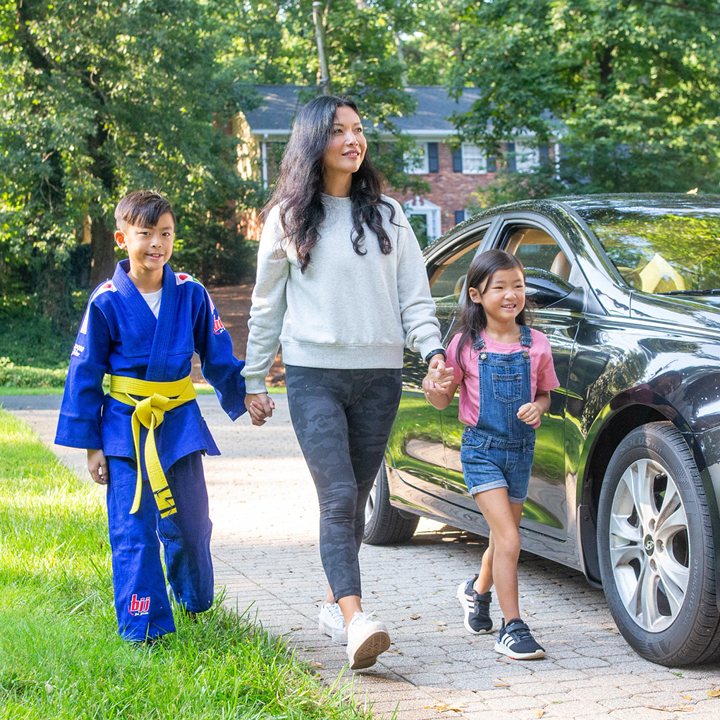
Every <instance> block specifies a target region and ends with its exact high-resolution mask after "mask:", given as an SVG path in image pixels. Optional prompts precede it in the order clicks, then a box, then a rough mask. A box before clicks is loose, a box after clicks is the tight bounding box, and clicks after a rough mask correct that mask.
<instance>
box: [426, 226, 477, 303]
mask: <svg viewBox="0 0 720 720" xmlns="http://www.w3.org/2000/svg"><path fill="white" fill-rule="evenodd" d="M481 240H482V237H476V238H475V240H474V241H473V242H472V243H471V244H470V245H467V246H465V247H464V248H462V250H460V251H459V252H456V253H454V254H452V255H450V256H449V257H448V258H446V259H445V260H443V261H442V262H441V264H440V265H438V267H437V268H435V271H434V272H433V274H432V277H431V278H430V291H431V292H432V296H433V297H434V298H435V299H439V298H449V297H452V296H459V295H460V292H461V291H462V288H463V285H464V284H465V277H466V276H467V271H468V268H469V267H470V263H471V262H472V259H473V258H474V257H475V251H476V250H477V248H478V245H479V244H480V241H481Z"/></svg>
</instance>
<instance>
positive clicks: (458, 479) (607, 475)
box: [365, 195, 720, 665]
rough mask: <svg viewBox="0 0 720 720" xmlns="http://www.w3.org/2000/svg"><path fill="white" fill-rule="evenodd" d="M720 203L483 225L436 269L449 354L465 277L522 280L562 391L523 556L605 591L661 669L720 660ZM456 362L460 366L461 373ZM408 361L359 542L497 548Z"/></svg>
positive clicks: (582, 205)
mask: <svg viewBox="0 0 720 720" xmlns="http://www.w3.org/2000/svg"><path fill="white" fill-rule="evenodd" d="M718 243H720V198H702V197H698V196H685V195H683V196H668V195H640V196H593V197H586V198H562V199H559V200H542V201H527V202H523V203H516V204H512V205H506V206H503V207H499V208H495V209H490V210H486V211H483V212H482V213H480V214H479V215H476V216H475V217H474V218H471V219H470V220H468V221H466V222H464V223H463V224H461V225H459V226H458V227H456V228H454V229H453V230H452V231H450V232H449V233H448V234H447V235H446V236H444V237H442V238H440V240H438V241H437V242H436V243H435V244H433V245H432V246H431V247H429V248H428V249H427V250H426V251H425V257H426V263H427V269H428V274H429V278H430V282H431V287H432V292H433V296H434V298H435V301H436V304H437V315H438V319H439V320H440V323H441V326H442V329H443V333H444V337H445V342H446V344H447V343H448V342H449V340H450V338H451V337H452V335H453V334H454V333H455V332H456V317H457V314H458V309H459V305H458V302H459V297H460V293H461V291H462V289H463V285H464V281H465V274H466V273H467V269H468V267H469V265H470V262H471V261H472V259H473V257H475V255H476V254H477V253H478V252H482V251H484V250H487V249H490V248H492V247H500V248H503V249H505V250H507V251H508V252H512V253H513V254H515V255H516V256H517V257H518V258H520V259H521V260H522V262H523V264H524V265H525V268H526V282H527V292H528V296H529V297H531V298H532V300H533V302H534V304H535V305H536V307H537V311H536V313H535V326H536V327H537V328H538V329H539V330H541V331H542V332H543V333H544V334H545V335H546V336H547V337H548V339H549V341H550V344H551V346H552V350H553V360H554V364H555V370H556V373H557V376H558V380H559V381H560V387H559V388H558V389H557V390H556V391H553V392H552V393H551V406H550V409H549V411H548V413H547V414H546V415H545V416H544V417H543V420H542V424H541V426H540V427H539V428H538V430H537V439H536V452H535V460H534V465H533V471H532V477H531V480H530V488H529V492H528V501H527V502H526V504H525V506H524V510H523V519H522V523H521V534H522V536H523V547H524V548H525V549H527V550H530V551H531V552H535V553H537V554H539V555H542V556H544V557H548V558H550V559H552V560H555V561H557V562H561V563H564V564H566V565H570V566H572V567H575V568H578V569H580V570H582V571H583V572H584V573H585V575H586V576H587V578H588V580H589V581H590V582H592V583H594V584H597V585H600V584H602V586H603V588H604V590H605V594H606V597H607V599H608V603H609V605H610V609H611V611H612V613H613V616H614V618H615V620H616V622H617V624H618V627H619V628H620V630H621V632H622V633H623V635H624V636H625V638H626V639H627V640H628V642H629V643H630V644H631V645H632V646H633V647H634V648H635V649H636V650H637V651H638V652H639V653H640V654H641V655H643V656H644V657H646V658H648V659H651V660H654V661H655V662H660V663H665V664H673V665H682V664H688V663H697V662H707V661H710V660H712V659H718V658H719V657H720V593H718V581H719V580H720V518H719V517H718V497H720V297H717V296H716V295H717V294H718V293H720V252H719V251H718V247H720V246H719V245H718ZM453 361H454V358H449V359H448V362H449V364H452V363H453ZM423 376H424V366H423V363H422V361H421V359H420V358H419V357H418V356H417V355H415V354H413V353H409V352H408V353H407V354H406V361H405V372H404V383H405V388H404V394H403V399H402V401H401V405H400V410H399V412H398V416H397V420H396V422H395V425H394V428H393V433H392V435H391V437H390V441H389V444H388V453H387V461H386V463H385V466H384V467H383V468H382V470H381V472H380V474H379V476H378V482H377V483H376V489H375V492H374V494H373V497H372V500H371V502H370V504H369V506H368V515H367V519H368V523H367V529H366V536H365V541H366V542H370V543H381V542H393V543H397V542H402V541H404V540H407V539H409V538H410V537H411V536H412V533H413V532H414V529H415V526H416V525H417V519H418V517H419V516H426V517H431V518H434V519H437V520H440V521H441V522H444V523H448V524H450V525H453V526H456V527H460V528H463V529H466V530H469V531H472V532H477V533H481V534H487V532H488V528H487V525H486V523H485V521H484V519H483V517H482V515H481V514H480V512H479V511H478V509H477V505H476V504H475V502H474V501H473V499H472V498H471V497H470V495H469V494H468V492H467V490H466V487H465V483H464V481H463V477H462V467H461V464H460V458H459V452H460V436H461V433H462V429H463V425H462V424H461V423H460V421H459V420H458V401H457V399H456V400H454V401H453V403H451V405H450V406H449V407H448V408H447V409H446V410H443V411H438V410H436V409H434V408H433V407H432V406H430V405H429V404H427V403H426V402H425V400H424V398H423V395H422V392H421V390H420V383H421V380H422V377H423Z"/></svg>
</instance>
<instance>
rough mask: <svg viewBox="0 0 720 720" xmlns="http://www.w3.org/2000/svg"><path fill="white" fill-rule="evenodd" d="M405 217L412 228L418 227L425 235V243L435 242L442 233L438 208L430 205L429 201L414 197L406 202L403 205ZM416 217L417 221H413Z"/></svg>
mask: <svg viewBox="0 0 720 720" xmlns="http://www.w3.org/2000/svg"><path fill="white" fill-rule="evenodd" d="M403 209H404V210H405V215H406V216H407V218H408V219H409V220H410V221H411V224H412V225H413V226H414V227H418V228H419V227H420V225H422V229H423V231H424V232H425V234H426V235H427V241H428V242H433V241H434V240H437V239H438V238H439V237H440V235H441V234H442V231H441V229H440V210H441V208H440V206H439V205H435V203H431V202H430V201H429V200H423V199H422V198H419V197H416V198H415V199H414V200H412V201H411V202H406V203H405V204H404V205H403ZM416 216H420V217H417V219H415V217H416Z"/></svg>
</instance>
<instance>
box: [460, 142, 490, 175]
mask: <svg viewBox="0 0 720 720" xmlns="http://www.w3.org/2000/svg"><path fill="white" fill-rule="evenodd" d="M462 171H463V174H464V175H484V174H485V173H486V172H487V161H486V159H485V153H484V152H483V151H482V150H481V149H480V148H479V147H478V146H477V145H473V144H472V143H463V144H462Z"/></svg>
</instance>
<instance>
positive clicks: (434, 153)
mask: <svg viewBox="0 0 720 720" xmlns="http://www.w3.org/2000/svg"><path fill="white" fill-rule="evenodd" d="M427 148H428V172H431V173H436V172H438V171H439V169H440V168H439V164H438V144H437V143H436V142H429V143H428V144H427Z"/></svg>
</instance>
